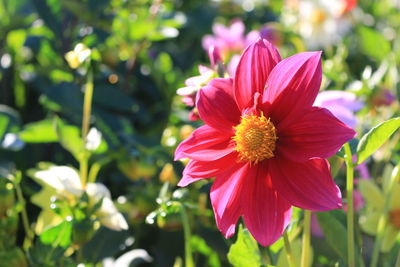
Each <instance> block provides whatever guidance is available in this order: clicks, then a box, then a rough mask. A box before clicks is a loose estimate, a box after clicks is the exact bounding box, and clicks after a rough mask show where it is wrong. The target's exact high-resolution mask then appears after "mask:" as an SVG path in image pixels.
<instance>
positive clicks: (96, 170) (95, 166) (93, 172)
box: [88, 162, 101, 183]
mask: <svg viewBox="0 0 400 267" xmlns="http://www.w3.org/2000/svg"><path fill="white" fill-rule="evenodd" d="M100 169H101V164H100V163H98V162H96V163H94V164H93V165H92V167H91V168H90V171H89V176H88V183H94V182H96V177H97V174H98V173H99V171H100Z"/></svg>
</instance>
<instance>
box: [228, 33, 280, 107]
mask: <svg viewBox="0 0 400 267" xmlns="http://www.w3.org/2000/svg"><path fill="white" fill-rule="evenodd" d="M280 60H281V57H280V55H279V52H278V50H276V48H275V47H274V46H273V45H272V44H270V43H269V42H268V41H267V40H265V39H261V38H260V39H258V40H257V41H256V42H255V43H253V44H251V45H250V46H248V47H247V48H246V50H245V51H244V52H243V54H242V56H241V58H240V61H239V64H238V66H237V69H236V73H235V81H234V93H235V99H236V103H237V104H238V106H239V109H240V110H243V109H245V108H247V107H248V106H249V103H250V105H251V104H252V102H253V95H254V93H256V92H258V93H260V94H262V92H263V91H264V88H265V83H266V81H267V78H268V76H269V74H270V72H271V70H272V69H273V68H274V67H275V65H276V64H277V63H278V62H279V61H280Z"/></svg>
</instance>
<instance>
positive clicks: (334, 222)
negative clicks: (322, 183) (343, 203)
mask: <svg viewBox="0 0 400 267" xmlns="http://www.w3.org/2000/svg"><path fill="white" fill-rule="evenodd" d="M317 218H318V222H319V224H320V226H321V229H322V231H323V232H324V235H325V238H326V240H327V242H328V244H329V245H330V246H331V248H332V249H333V251H335V253H336V254H337V255H338V256H339V257H340V258H341V259H343V260H345V261H347V229H346V227H345V225H344V222H345V215H344V214H343V213H342V212H341V211H338V210H331V211H326V212H317ZM358 251H359V250H358V249H357V246H356V248H355V261H356V266H358V267H362V266H364V264H363V263H362V262H360V260H359V259H360V254H359V252H358Z"/></svg>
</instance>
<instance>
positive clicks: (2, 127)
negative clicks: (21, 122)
mask: <svg viewBox="0 0 400 267" xmlns="http://www.w3.org/2000/svg"><path fill="white" fill-rule="evenodd" d="M9 122H10V119H9V118H8V117H7V116H5V115H3V114H0V141H1V140H3V137H4V135H5V134H6V132H7V128H8V123H9Z"/></svg>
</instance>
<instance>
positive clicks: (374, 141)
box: [357, 117, 400, 164]
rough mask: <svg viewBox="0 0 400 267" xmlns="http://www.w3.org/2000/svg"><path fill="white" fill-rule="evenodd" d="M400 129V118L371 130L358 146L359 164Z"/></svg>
mask: <svg viewBox="0 0 400 267" xmlns="http://www.w3.org/2000/svg"><path fill="white" fill-rule="evenodd" d="M399 127H400V117H398V118H393V119H390V120H387V121H385V122H382V123H380V124H378V125H377V126H375V127H374V128H372V129H371V130H369V132H368V133H366V134H365V135H364V136H363V137H362V138H361V140H360V143H359V144H358V146H357V164H360V163H361V162H363V161H364V160H366V159H367V158H368V157H369V156H371V155H372V154H373V153H374V152H375V151H376V150H377V149H378V148H379V147H380V146H381V145H383V143H385V142H386V141H387V140H388V139H389V137H390V136H391V135H392V134H393V133H394V132H395V131H396V130H397V129H398V128H399Z"/></svg>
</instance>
